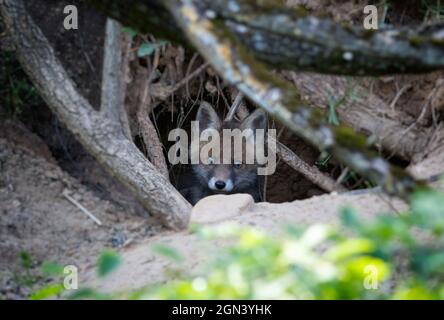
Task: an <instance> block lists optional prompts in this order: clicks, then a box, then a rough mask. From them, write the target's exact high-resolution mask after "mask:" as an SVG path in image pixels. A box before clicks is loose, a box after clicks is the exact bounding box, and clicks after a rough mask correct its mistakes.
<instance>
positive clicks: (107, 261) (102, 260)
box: [97, 250, 122, 277]
mask: <svg viewBox="0 0 444 320" xmlns="http://www.w3.org/2000/svg"><path fill="white" fill-rule="evenodd" d="M121 262H122V259H121V258H120V256H119V255H118V254H117V253H116V252H115V251H113V250H106V251H104V252H102V254H101V255H100V257H99V260H98V262H97V273H98V275H99V277H104V276H106V275H108V274H109V273H111V272H112V271H114V270H115V269H116V268H117V267H118V266H119V265H120V264H121Z"/></svg>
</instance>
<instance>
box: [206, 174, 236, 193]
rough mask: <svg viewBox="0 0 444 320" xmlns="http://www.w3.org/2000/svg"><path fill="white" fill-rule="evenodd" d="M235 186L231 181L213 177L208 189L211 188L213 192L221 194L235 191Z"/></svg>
mask: <svg viewBox="0 0 444 320" xmlns="http://www.w3.org/2000/svg"><path fill="white" fill-rule="evenodd" d="M233 187H234V184H233V181H232V180H231V179H225V180H223V179H220V178H216V177H212V178H211V179H210V180H209V181H208V188H210V189H211V190H213V191H219V192H230V191H232V190H233Z"/></svg>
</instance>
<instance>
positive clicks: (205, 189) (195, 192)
mask: <svg viewBox="0 0 444 320" xmlns="http://www.w3.org/2000/svg"><path fill="white" fill-rule="evenodd" d="M196 121H198V123H199V130H200V133H201V132H203V131H204V130H206V129H213V130H217V131H218V133H219V135H218V137H219V138H220V141H219V142H220V146H221V147H220V152H219V153H218V154H215V153H210V152H209V153H208V154H204V155H201V156H199V157H198V158H199V162H198V163H197V164H191V170H190V171H191V172H190V171H188V176H187V177H183V179H182V180H183V181H184V180H187V184H188V186H187V187H185V188H182V190H180V191H181V192H182V194H183V195H184V197H185V198H186V199H187V200H188V201H189V202H190V203H191V204H192V205H195V204H196V203H197V202H198V201H199V200H201V199H202V198H205V197H207V196H210V195H215V194H235V193H246V194H250V195H251V196H252V197H253V199H254V201H255V202H260V201H261V200H262V188H263V179H262V176H259V175H258V173H257V168H258V167H259V165H258V164H257V161H256V158H254V162H253V163H251V164H247V163H246V161H245V159H246V153H247V152H248V150H252V149H249V148H248V147H252V146H253V147H255V148H258V147H260V146H258V145H257V144H255V139H254V138H255V135H256V129H263V130H264V131H263V132H266V130H267V127H268V120H267V116H266V113H265V112H264V111H262V110H260V109H257V110H256V111H254V112H253V113H252V114H250V115H249V116H248V117H247V118H245V119H244V120H243V121H238V120H236V119H232V120H228V121H224V120H221V118H220V117H219V116H218V114H217V112H216V111H215V110H214V108H213V107H212V106H211V105H210V104H209V103H208V102H206V101H202V102H201V104H200V106H199V109H198V111H197V114H196ZM224 129H231V130H233V129H239V130H241V131H243V130H245V129H251V131H247V132H250V133H251V134H250V135H248V136H246V137H245V140H243V141H244V142H242V159H243V160H242V161H239V160H237V161H235V160H234V158H233V157H234V156H233V155H234V150H233V149H234V146H233V143H232V141H231V140H230V141H224V135H223V130H224ZM197 138H198V137H197ZM196 143H197V144H198V145H200V146H201V145H202V144H203V142H201V141H197V142H196ZM253 144H254V145H253ZM262 147H263V146H262ZM227 148H230V149H231V150H230V152H231V153H230V154H231V155H232V156H231V157H232V159H231V160H232V161H229V162H230V163H223V162H225V161H223V160H222V159H223V155H224V151H225V152H227ZM199 149H200V148H199ZM255 150H257V149H255ZM191 152H192V151H191Z"/></svg>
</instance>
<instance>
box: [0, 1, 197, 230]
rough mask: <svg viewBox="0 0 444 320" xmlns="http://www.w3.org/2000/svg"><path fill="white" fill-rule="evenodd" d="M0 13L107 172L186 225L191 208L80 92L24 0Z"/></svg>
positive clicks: (52, 100)
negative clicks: (30, 14)
mask: <svg viewBox="0 0 444 320" xmlns="http://www.w3.org/2000/svg"><path fill="white" fill-rule="evenodd" d="M0 12H1V15H2V17H3V20H4V22H5V25H6V27H7V30H8V32H9V33H10V35H11V36H12V38H13V40H14V43H15V46H16V48H17V57H18V59H19V60H20V62H21V64H22V66H23V68H24V70H25V71H26V73H27V74H28V75H29V77H30V78H31V80H32V81H33V83H34V84H35V86H36V87H37V89H38V91H39V93H40V94H41V95H42V97H43V98H44V99H45V101H46V102H47V104H48V106H49V107H50V108H51V110H52V111H53V112H54V114H56V115H57V116H58V118H59V119H60V120H61V121H62V122H63V123H64V124H65V125H66V127H67V128H68V129H69V130H70V131H71V132H72V133H73V134H74V135H75V136H76V138H77V139H78V140H79V142H80V143H81V144H82V145H83V146H84V147H85V148H86V149H87V150H88V151H89V152H90V153H91V154H92V155H93V156H94V157H95V158H96V159H97V160H98V162H99V163H101V164H102V165H103V166H104V168H105V169H107V171H108V172H109V173H110V174H112V175H113V176H115V177H116V178H117V179H119V180H120V181H121V182H122V183H123V184H124V185H126V186H127V187H128V188H129V189H130V190H131V191H132V193H133V194H134V195H135V196H136V197H137V198H138V200H139V201H140V202H141V204H142V205H143V206H144V208H145V209H146V210H148V211H149V212H150V213H151V214H153V215H154V216H156V217H158V218H159V219H160V220H161V221H162V222H163V223H164V224H165V225H166V226H167V227H170V228H174V229H182V228H185V227H186V226H187V224H188V220H189V215H190V210H191V206H190V204H189V203H188V202H187V201H186V200H185V199H184V198H183V197H182V196H181V195H180V193H179V192H178V191H177V190H176V189H175V188H174V187H173V186H172V185H171V184H170V183H169V182H168V181H167V180H166V179H165V178H164V177H163V176H162V175H161V174H160V173H159V172H158V171H157V170H156V168H155V167H154V166H153V165H152V164H151V163H150V162H149V161H147V160H146V159H145V158H144V156H143V155H142V153H141V152H140V151H139V150H138V149H137V147H136V146H135V145H134V143H132V142H131V141H129V140H128V139H127V138H126V137H125V135H124V133H123V131H122V128H121V126H120V124H118V123H116V122H115V121H112V120H110V119H109V117H104V116H103V114H101V113H99V112H97V111H95V110H94V109H93V108H92V107H91V105H90V104H89V103H88V101H86V99H85V98H84V97H83V96H81V95H80V94H79V93H78V92H77V90H76V88H75V85H74V83H73V81H72V80H71V79H70V78H69V76H68V74H67V72H66V71H65V70H64V68H63V67H62V65H61V63H60V61H59V60H58V59H57V58H56V56H55V54H54V50H53V49H52V47H51V46H50V44H49V43H48V40H47V39H46V37H45V36H44V35H43V33H42V32H41V30H40V29H39V28H38V27H37V26H36V25H35V24H34V22H33V20H32V18H31V17H30V16H29V15H28V13H27V12H26V9H25V6H24V3H23V1H22V0H3V1H1V2H0Z"/></svg>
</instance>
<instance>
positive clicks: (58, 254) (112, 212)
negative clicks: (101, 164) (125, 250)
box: [0, 127, 162, 298]
mask: <svg viewBox="0 0 444 320" xmlns="http://www.w3.org/2000/svg"><path fill="white" fill-rule="evenodd" d="M1 129H4V127H3V128H1ZM0 131H4V130H0ZM3 133H4V132H3ZM2 136H4V135H0V256H1V257H2V258H1V259H0V298H1V297H5V298H20V297H24V296H26V295H27V294H28V293H29V288H27V287H26V286H23V283H21V282H20V281H19V280H18V279H20V275H21V274H23V273H24V272H28V271H30V272H35V271H36V270H37V269H39V266H40V264H41V263H42V262H43V261H48V262H55V263H59V264H61V265H67V264H74V265H83V264H85V263H94V261H95V260H96V258H97V255H98V253H99V252H100V251H101V250H103V249H104V248H106V247H115V248H121V247H124V246H126V245H128V244H129V243H130V242H131V243H135V242H138V241H140V240H141V239H146V238H147V237H151V236H152V235H154V234H157V233H159V232H160V231H161V230H162V229H161V228H160V227H158V226H157V225H158V224H155V223H154V222H153V221H152V220H150V219H147V218H143V217H138V216H135V215H132V214H130V213H129V212H128V211H126V210H125V209H124V208H119V207H117V206H116V205H115V204H113V203H110V202H109V201H106V200H102V199H100V198H99V197H97V196H96V195H95V194H93V193H92V192H91V191H90V190H89V189H87V188H86V187H85V186H84V185H82V184H80V183H79V182H78V181H77V180H76V179H74V178H72V177H71V176H69V175H68V174H67V173H65V172H64V171H62V170H61V169H60V168H59V167H58V166H57V165H56V164H55V162H51V161H48V159H45V158H44V156H45V155H46V156H47V152H43V154H42V152H39V150H42V149H41V148H39V147H38V146H39V145H38V140H35V138H34V140H28V141H34V143H33V144H32V145H33V147H32V148H29V146H28V147H26V145H23V144H17V142H18V141H19V140H15V142H14V143H11V142H8V141H7V140H5V139H4V138H3V137H2ZM41 147H42V148H43V145H41ZM39 153H40V154H39ZM64 190H68V191H69V194H70V195H71V196H72V197H73V198H74V199H75V200H76V201H78V202H79V203H80V204H81V205H82V206H84V207H85V208H87V209H88V210H89V211H90V212H91V213H92V214H93V215H94V216H96V217H97V218H98V219H99V220H100V221H101V223H102V225H101V226H99V225H97V224H96V223H95V222H94V221H92V220H91V219H90V218H88V217H87V216H86V215H85V214H84V213H82V212H81V211H80V209H79V208H78V207H76V206H75V205H73V204H72V203H70V202H69V201H68V200H67V199H66V198H65V197H64V196H63V195H62V193H63V191H64ZM21 252H27V253H28V254H29V256H30V257H31V259H32V267H31V270H24V269H23V267H22V266H21V263H20V261H21V259H20V254H21Z"/></svg>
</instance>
